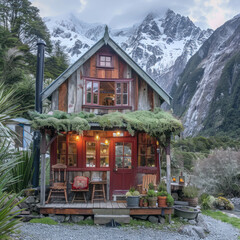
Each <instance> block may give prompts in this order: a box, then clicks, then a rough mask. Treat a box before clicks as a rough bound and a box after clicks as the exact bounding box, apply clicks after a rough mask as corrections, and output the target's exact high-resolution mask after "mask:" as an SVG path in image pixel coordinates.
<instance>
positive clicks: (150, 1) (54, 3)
mask: <svg viewBox="0 0 240 240" xmlns="http://www.w3.org/2000/svg"><path fill="white" fill-rule="evenodd" d="M31 2H32V4H33V5H34V6H36V7H38V8H39V9H40V15H41V16H42V17H48V16H58V15H63V14H68V13H70V12H72V13H75V14H77V15H78V16H79V18H80V19H82V20H83V21H85V22H92V23H95V22H100V23H104V24H108V25H110V26H112V27H116V28H118V27H119V28H121V27H127V26H131V25H133V24H134V23H137V22H139V21H140V20H141V19H143V17H144V16H146V14H147V13H149V12H150V11H157V12H160V13H162V12H164V11H166V9H168V8H170V9H172V10H173V11H174V12H176V13H180V14H181V15H184V16H188V17H189V18H190V19H191V20H192V21H193V22H194V23H195V24H196V25H197V26H199V27H201V28H204V29H206V28H212V29H216V28H217V27H219V26H221V25H222V24H223V23H224V22H226V21H227V20H229V19H231V18H232V17H233V16H235V15H237V14H239V13H240V1H239V0H168V1H166V0H31Z"/></svg>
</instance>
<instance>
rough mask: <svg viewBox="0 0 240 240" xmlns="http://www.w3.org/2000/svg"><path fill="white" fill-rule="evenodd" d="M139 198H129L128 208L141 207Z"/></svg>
mask: <svg viewBox="0 0 240 240" xmlns="http://www.w3.org/2000/svg"><path fill="white" fill-rule="evenodd" d="M139 199H140V197H139V196H128V197H127V207H139Z"/></svg>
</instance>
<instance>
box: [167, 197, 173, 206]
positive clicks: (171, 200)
mask: <svg viewBox="0 0 240 240" xmlns="http://www.w3.org/2000/svg"><path fill="white" fill-rule="evenodd" d="M173 204H174V199H173V197H172V196H171V195H170V194H168V195H167V205H168V206H169V207H172V206H173Z"/></svg>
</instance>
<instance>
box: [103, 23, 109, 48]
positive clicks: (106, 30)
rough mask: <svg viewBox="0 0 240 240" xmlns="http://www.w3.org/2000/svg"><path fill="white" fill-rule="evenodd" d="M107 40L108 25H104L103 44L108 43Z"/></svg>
mask: <svg viewBox="0 0 240 240" xmlns="http://www.w3.org/2000/svg"><path fill="white" fill-rule="evenodd" d="M108 40H109V32H108V26H107V25H106V26H105V33H104V42H105V45H107V44H108Z"/></svg>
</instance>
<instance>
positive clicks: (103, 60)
mask: <svg viewBox="0 0 240 240" xmlns="http://www.w3.org/2000/svg"><path fill="white" fill-rule="evenodd" d="M112 60H113V59H112V56H110V55H99V57H98V64H97V65H98V67H106V68H112V67H113V61H112Z"/></svg>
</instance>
